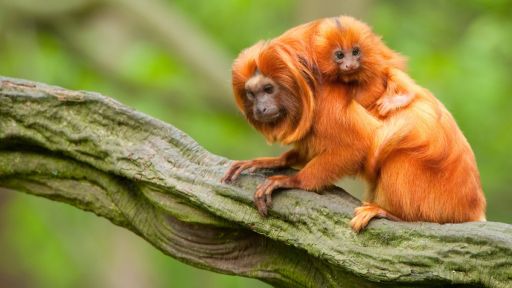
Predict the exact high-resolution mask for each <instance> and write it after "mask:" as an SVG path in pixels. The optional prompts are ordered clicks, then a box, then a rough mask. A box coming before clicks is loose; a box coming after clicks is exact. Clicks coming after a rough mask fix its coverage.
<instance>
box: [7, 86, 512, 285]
mask: <svg viewBox="0 0 512 288" xmlns="http://www.w3.org/2000/svg"><path fill="white" fill-rule="evenodd" d="M219 141H221V139H219ZM0 154H1V155H0V187H2V188H3V189H13V190H17V191H22V192H26V193H30V194H34V195H38V196H42V197H46V198H49V199H52V200H56V201H61V202H66V203H68V204H71V205H73V206H75V207H78V208H80V209H83V210H86V211H91V212H93V213H95V214H97V215H98V216H101V217H105V218H107V219H109V220H110V221H112V222H113V223H114V224H116V225H119V226H123V227H125V228H127V229H130V230H131V231H133V232H134V233H137V234H138V235H140V236H141V237H143V238H145V239H146V240H147V241H148V242H150V243H151V244H153V245H154V246H155V247H156V248H157V249H159V250H161V251H163V252H164V253H166V254H168V255H170V256H172V257H174V258H177V259H179V260H181V261H183V262H185V263H188V264H191V265H194V266H197V267H200V268H204V269H208V270H212V271H217V272H221V273H227V274H236V275H241V276H247V277H253V278H258V279H261V280H263V281H265V282H268V283H271V284H273V285H276V286H282V287H375V286H380V285H383V284H388V285H390V286H392V287H400V286H404V287H405V286H414V287H418V286H422V285H424V286H428V287H434V286H443V287H444V286H446V285H447V284H455V283H460V284H472V285H475V286H485V287H510V285H512V269H511V267H512V226H511V225H507V224H502V223H492V222H488V223H466V224H448V225H438V224H431V223H394V222H389V221H387V220H377V221H372V224H371V225H370V226H369V228H368V230H366V231H365V232H363V233H361V234H359V235H356V234H354V233H353V232H352V231H351V230H350V228H349V226H348V221H349V219H350V217H351V215H352V211H353V209H354V207H356V206H357V205H358V204H359V202H358V201H357V200H356V199H355V198H353V197H351V196H350V195H349V194H347V193H345V192H344V191H342V190H341V189H333V190H330V191H325V192H324V193H323V194H322V195H318V194H315V193H310V192H306V191H299V190H289V191H283V192H281V193H279V194H278V195H276V197H275V199H274V206H273V208H272V209H271V210H270V217H268V218H261V217H260V216H259V214H258V213H257V211H256V210H255V209H254V207H253V203H252V194H253V192H254V190H255V187H256V185H257V184H258V183H261V182H262V181H263V179H264V177H265V175H266V174H265V173H267V174H268V173H270V171H266V172H264V173H256V174H253V175H246V176H244V177H242V178H241V179H240V181H238V182H237V183H236V184H235V185H223V184H220V183H219V180H220V178H221V176H222V174H223V173H224V171H225V170H226V168H227V165H228V164H229V161H228V160H227V159H224V158H222V157H219V156H216V155H213V154H211V153H209V152H208V151H206V150H204V149H203V148H202V147H200V146H199V145H198V144H197V143H196V142H194V141H193V140H192V139H191V138H190V137H189V136H187V135H186V134H184V133H183V132H181V131H179V130H178V129H176V128H174V127H172V126H170V125H168V124H165V123H162V122H160V121H158V120H155V119H152V118H150V117H148V116H146V115H143V114H141V113H139V112H136V111H133V110H131V109H129V108H127V107H125V106H123V105H122V104H120V103H118V102H116V101H114V100H112V99H110V98H107V97H104V96H102V95H99V94H97V93H91V92H82V91H69V90H65V89H62V88H59V87H53V86H48V85H45V84H39V83H34V82H29V81H24V80H17V79H10V78H1V77H0Z"/></svg>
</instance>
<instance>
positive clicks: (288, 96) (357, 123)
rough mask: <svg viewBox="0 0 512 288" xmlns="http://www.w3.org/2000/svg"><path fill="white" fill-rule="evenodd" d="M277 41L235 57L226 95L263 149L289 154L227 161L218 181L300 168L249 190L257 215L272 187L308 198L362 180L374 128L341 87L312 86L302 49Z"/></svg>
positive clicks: (373, 121) (299, 44)
mask: <svg viewBox="0 0 512 288" xmlns="http://www.w3.org/2000/svg"><path fill="white" fill-rule="evenodd" d="M303 28H304V27H303ZM306 28H307V27H306ZM301 29H302V28H301ZM277 40H278V39H276V40H274V41H270V42H268V43H264V42H260V43H257V44H256V45H254V46H253V47H250V48H249V49H247V50H245V51H243V52H242V53H241V54H240V55H239V56H238V58H237V59H236V60H235V62H234V64H233V75H232V76H233V83H232V84H233V91H234V95H235V99H236V103H237V105H238V108H239V109H240V110H241V111H242V112H243V114H244V115H245V117H246V118H247V120H248V121H249V123H251V124H252V126H254V127H255V128H256V129H257V130H258V131H259V132H261V133H262V134H263V135H264V136H265V138H266V139H267V140H268V141H269V142H279V143H281V144H290V145H292V146H293V148H292V149H291V150H290V151H288V152H286V153H284V154H283V155H281V156H280V157H276V158H258V159H254V160H248V161H235V162H234V163H233V164H232V166H231V167H230V168H229V170H228V171H227V172H226V175H225V177H224V178H223V179H222V181H223V182H230V181H232V180H234V179H236V178H237V177H238V176H239V175H240V173H242V172H243V171H245V170H248V169H258V168H271V167H284V166H303V168H302V169H301V170H300V171H299V172H298V173H296V174H295V175H291V176H285V175H276V176H271V177H269V178H268V179H267V180H266V181H265V182H264V183H263V184H261V185H260V186H259V187H258V188H257V191H256V193H255V195H254V200H255V203H256V206H257V208H258V211H259V212H260V214H262V215H266V214H267V209H268V206H269V205H270V204H271V193H272V191H273V190H275V189H277V188H300V189H304V190H309V191H315V190H318V189H321V188H324V187H326V186H329V185H332V183H334V182H335V181H336V180H338V179H340V178H342V177H343V176H346V175H356V174H359V173H364V169H363V168H364V162H365V160H366V155H367V153H368V150H369V149H370V147H371V145H372V135H374V134H375V132H376V130H377V129H378V127H379V126H380V123H379V121H378V120H377V119H376V118H374V117H372V116H371V115H370V114H369V113H368V112H367V111H366V110H365V109H364V108H363V107H362V106H361V105H359V104H358V103H356V102H355V101H354V100H353V99H352V98H351V97H349V94H348V91H347V89H346V88H345V85H343V83H331V84H329V85H318V83H317V81H316V77H315V74H314V69H313V66H312V63H310V62H309V61H308V59H309V58H308V51H307V49H304V48H305V47H306V48H307V47H308V45H306V44H305V43H302V42H301V41H300V40H298V39H295V40H293V41H292V40H291V38H290V41H286V43H283V41H277Z"/></svg>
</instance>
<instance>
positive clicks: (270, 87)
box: [263, 85, 274, 94]
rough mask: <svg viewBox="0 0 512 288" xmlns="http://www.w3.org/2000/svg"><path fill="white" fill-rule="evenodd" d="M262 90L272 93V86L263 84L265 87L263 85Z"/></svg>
mask: <svg viewBox="0 0 512 288" xmlns="http://www.w3.org/2000/svg"><path fill="white" fill-rule="evenodd" d="M263 91H265V93H267V94H272V93H274V86H272V85H265V87H263Z"/></svg>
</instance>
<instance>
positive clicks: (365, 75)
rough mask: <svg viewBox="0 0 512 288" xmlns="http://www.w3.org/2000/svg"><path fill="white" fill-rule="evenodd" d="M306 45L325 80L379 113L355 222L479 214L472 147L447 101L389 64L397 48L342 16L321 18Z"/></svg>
mask: <svg viewBox="0 0 512 288" xmlns="http://www.w3.org/2000/svg"><path fill="white" fill-rule="evenodd" d="M313 51H314V53H315V55H316V56H315V57H316V61H317V63H318V69H319V71H320V73H321V75H322V78H323V79H325V81H326V82H327V83H330V84H326V85H332V83H339V84H343V85H345V86H346V87H347V89H348V90H349V91H350V92H349V93H350V96H351V97H353V98H354V99H356V100H357V101H358V102H360V103H361V104H362V105H363V106H364V107H366V108H367V109H368V110H369V111H371V112H372V113H373V114H374V115H375V116H380V117H381V118H384V119H383V126H382V127H381V128H379V129H378V130H377V132H376V134H375V135H374V136H372V138H373V139H372V143H373V144H372V145H373V146H372V147H373V148H372V149H371V150H370V155H369V157H368V161H367V163H366V164H367V165H366V169H367V173H369V174H372V173H373V175H374V176H375V179H374V181H375V182H374V184H373V185H374V186H373V185H372V186H371V191H370V193H369V195H368V196H367V199H366V201H368V202H366V203H364V205H363V206H361V207H359V208H357V209H356V213H355V217H354V218H353V219H352V221H351V225H352V228H353V229H354V230H356V231H359V230H361V229H363V228H364V227H366V225H367V224H368V222H369V221H370V220H371V219H372V218H374V217H379V216H386V217H388V218H391V219H401V220H404V221H428V222H437V223H456V222H467V221H479V220H485V206H486V203H485V198H484V196H483V192H482V188H481V184H480V175H479V172H478V169H477V165H476V161H475V158H474V155H473V151H472V150H471V147H470V146H469V144H468V142H467V140H466V138H465V137H464V135H463V134H462V132H461V131H460V129H459V128H458V126H457V124H456V123H455V120H454V119H453V117H452V115H451V114H450V113H449V112H448V111H447V110H446V108H445V107H444V106H443V105H442V104H441V103H440V102H439V101H438V100H437V99H436V98H435V97H434V96H433V95H432V94H431V93H430V92H429V91H428V90H427V89H425V88H422V87H420V86H418V85H417V84H416V83H414V81H413V80H412V79H411V78H410V77H409V76H408V75H407V74H405V73H404V72H402V71H401V70H399V69H397V68H396V67H399V66H400V65H399V64H398V65H397V64H396V63H397V62H396V61H397V59H398V61H400V57H399V55H398V54H395V52H393V51H392V50H391V49H389V48H388V47H386V45H384V43H383V42H382V41H381V40H380V38H379V37H378V36H377V35H375V34H374V33H373V32H372V31H371V29H370V28H369V27H368V26H367V25H366V24H364V23H362V22H360V21H357V20H355V19H354V18H351V17H347V16H341V17H339V18H334V19H325V20H323V21H322V23H321V24H320V25H319V26H318V32H317V34H316V35H315V38H314V40H313ZM396 109H399V110H397V111H395V110H396ZM389 112H392V113H390V115H388V113H389ZM345 136H348V135H345Z"/></svg>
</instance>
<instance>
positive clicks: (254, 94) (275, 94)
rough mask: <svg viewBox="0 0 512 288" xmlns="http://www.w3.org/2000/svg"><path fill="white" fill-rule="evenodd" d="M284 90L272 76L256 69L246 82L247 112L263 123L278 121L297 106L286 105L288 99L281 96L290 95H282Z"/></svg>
mask: <svg viewBox="0 0 512 288" xmlns="http://www.w3.org/2000/svg"><path fill="white" fill-rule="evenodd" d="M283 92H284V91H282V89H281V88H280V87H279V85H277V84H276V83H275V82H274V81H273V80H272V79H271V78H268V77H266V76H264V75H262V74H261V73H260V72H259V71H256V72H255V73H254V75H253V76H252V77H251V78H250V79H249V80H247V82H245V98H246V106H248V107H247V109H246V111H247V112H250V113H251V114H252V115H251V117H252V118H254V120H256V121H259V122H262V123H271V122H278V121H279V120H280V118H283V117H284V116H285V115H286V111H289V110H295V109H296V108H295V107H285V105H283V104H284V103H286V102H287V101H284V103H283V101H282V99H280V98H282V97H283V98H287V97H290V96H287V95H282V94H283Z"/></svg>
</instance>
